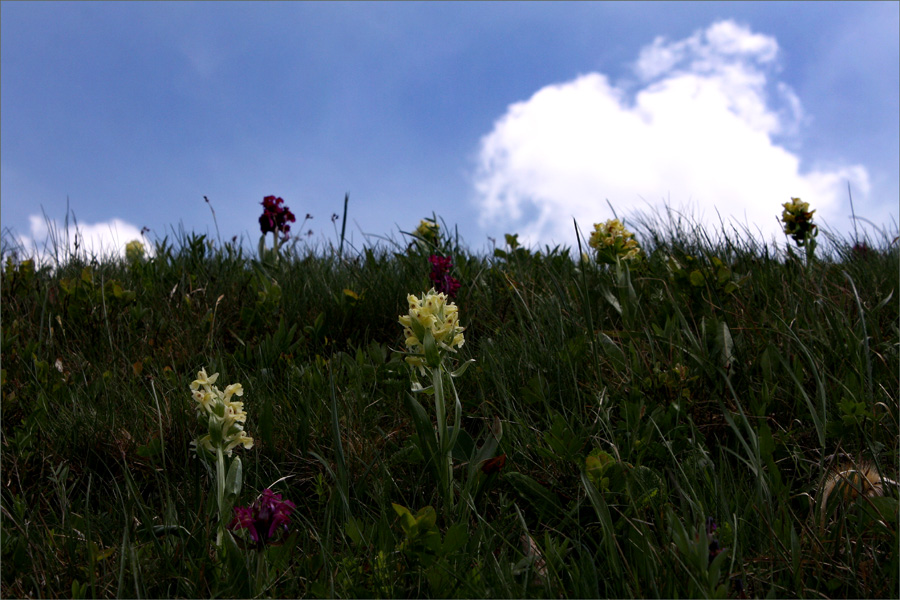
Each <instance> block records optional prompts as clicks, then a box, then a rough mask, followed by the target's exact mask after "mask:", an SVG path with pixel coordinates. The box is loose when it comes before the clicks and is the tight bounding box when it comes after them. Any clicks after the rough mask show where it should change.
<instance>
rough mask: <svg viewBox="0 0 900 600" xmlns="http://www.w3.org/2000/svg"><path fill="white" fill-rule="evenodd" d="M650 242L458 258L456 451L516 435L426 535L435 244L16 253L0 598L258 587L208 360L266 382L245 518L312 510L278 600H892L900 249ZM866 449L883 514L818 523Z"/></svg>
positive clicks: (253, 417) (282, 570)
mask: <svg viewBox="0 0 900 600" xmlns="http://www.w3.org/2000/svg"><path fill="white" fill-rule="evenodd" d="M444 229H446V227H444ZM638 231H639V235H638V239H639V240H640V241H641V243H642V245H643V248H644V250H645V253H646V259H645V260H644V261H642V262H640V263H636V264H629V265H627V266H626V265H624V264H620V265H597V264H596V263H594V262H593V261H592V260H590V257H588V258H586V259H583V258H582V257H580V256H579V255H580V252H581V251H582V250H587V247H586V246H583V247H582V248H581V249H580V250H579V251H578V254H579V255H576V254H575V253H574V252H570V250H569V249H567V248H559V247H557V248H544V249H543V250H540V251H534V250H529V249H526V248H521V247H516V245H515V244H514V243H512V244H510V245H507V247H506V248H505V249H503V250H500V251H498V252H496V253H495V255H494V256H482V255H477V254H473V253H470V252H468V251H467V250H465V249H464V248H462V247H461V246H460V243H459V240H458V239H456V240H450V239H446V238H442V240H441V246H440V248H439V249H440V250H442V252H443V253H444V254H445V255H447V256H451V257H452V259H453V264H454V265H456V266H455V268H454V276H455V277H457V278H458V279H459V280H460V281H461V282H462V287H461V288H460V291H459V295H458V297H457V300H456V302H457V304H458V306H459V312H460V320H461V324H462V325H463V326H465V327H466V331H465V338H466V343H465V345H464V346H463V347H462V349H461V350H460V352H459V355H458V359H459V361H460V363H461V362H462V361H465V360H468V359H470V358H474V359H475V360H476V362H475V363H474V364H473V365H472V367H471V368H470V369H469V370H468V371H466V373H465V374H464V375H462V376H461V377H460V378H458V379H456V380H455V382H456V386H457V390H458V391H459V394H460V398H461V400H462V404H463V410H464V416H463V421H462V429H463V430H464V431H465V432H466V433H467V434H468V435H467V436H465V437H466V439H470V440H472V443H474V444H475V445H476V446H479V447H480V445H481V444H483V443H484V442H485V440H486V439H488V436H489V435H491V434H489V431H490V430H491V428H492V427H493V426H494V425H493V424H494V423H495V419H496V423H497V424H498V426H500V427H501V428H502V436H501V437H500V438H499V439H500V441H499V446H498V447H497V449H496V452H494V453H493V454H494V457H495V458H496V457H500V456H501V455H503V456H504V457H505V458H504V459H503V462H502V466H497V465H501V463H500V462H496V461H495V462H493V463H492V465H493V466H492V467H491V468H492V469H496V471H493V472H492V471H491V469H489V468H488V467H489V465H488V464H487V463H483V464H478V465H476V466H475V468H472V469H470V465H469V464H468V463H467V461H468V460H473V457H474V456H475V455H474V453H473V451H472V450H471V449H466V448H463V447H460V448H458V449H457V451H455V454H454V457H455V459H454V466H455V469H456V473H455V474H454V481H456V482H458V483H459V489H460V490H468V495H466V496H465V497H462V494H461V497H460V498H459V501H458V503H459V505H460V506H461V507H462V508H460V510H459V512H458V513H456V517H454V518H453V519H447V518H444V516H443V514H442V516H440V517H438V518H437V520H436V521H435V522H434V523H433V524H432V525H428V526H427V527H426V525H422V526H421V529H419V530H415V531H407V530H404V529H403V527H402V526H401V520H400V519H398V514H399V513H398V512H397V511H396V509H395V508H394V507H393V506H392V504H397V505H400V506H402V507H407V508H408V509H409V511H410V512H411V513H412V514H414V515H415V514H417V512H418V511H419V510H420V509H423V508H424V507H426V506H428V505H431V506H440V504H441V503H440V499H439V497H438V495H437V486H436V482H435V481H433V480H431V478H430V476H429V475H428V473H429V472H430V471H429V470H428V469H427V468H426V465H425V464H424V462H423V460H424V459H423V454H422V452H421V451H420V447H419V446H418V443H419V442H418V441H417V437H416V429H415V426H414V424H413V420H412V418H411V415H410V414H409V413H408V412H407V409H406V403H405V397H406V394H408V392H409V387H410V378H409V373H408V371H407V366H406V364H405V363H404V362H403V360H402V356H401V355H400V354H399V353H398V352H397V350H399V349H400V348H402V346H403V339H402V328H401V327H400V325H399V324H398V323H397V317H398V315H400V314H401V313H403V312H405V307H406V296H407V294H409V293H414V294H418V293H420V292H422V291H424V290H426V289H427V288H428V287H430V282H429V278H428V273H429V269H430V265H429V262H428V257H429V255H430V253H431V251H432V248H428V247H427V246H425V245H422V244H417V243H412V244H410V245H409V246H405V245H403V244H397V243H393V244H391V243H382V244H379V245H375V246H372V247H363V248H359V249H357V248H352V247H350V246H349V245H348V244H345V245H343V247H342V252H327V253H326V252H321V251H313V250H310V249H302V248H300V247H299V246H298V245H294V246H286V247H284V248H283V249H282V250H283V252H282V256H281V258H280V259H279V260H268V261H262V262H261V261H259V260H257V258H256V257H255V256H253V255H249V254H247V253H246V252H245V251H244V250H243V249H242V248H241V247H240V246H237V245H234V244H226V245H224V246H222V245H221V244H218V243H213V242H212V241H211V240H209V239H207V238H206V237H205V236H202V235H195V234H186V233H181V234H173V235H174V238H173V239H172V240H170V239H168V238H167V239H164V240H161V241H159V242H157V244H156V247H155V249H154V252H153V253H152V256H151V257H150V258H148V259H145V260H143V261H136V262H130V263H129V262H128V261H124V260H121V259H115V258H109V257H107V258H105V259H100V258H97V257H84V256H82V257H80V258H79V257H78V256H76V255H71V256H68V257H66V256H63V255H61V252H62V251H60V252H59V253H58V254H59V255H58V256H57V260H56V262H55V263H54V265H53V268H51V267H50V266H44V267H41V266H40V265H36V264H35V263H34V262H33V261H32V262H29V261H28V260H25V257H23V256H22V255H21V250H19V251H18V252H16V251H15V250H16V249H15V248H14V247H13V245H12V244H11V243H10V242H9V240H4V242H3V243H2V248H3V257H2V259H3V263H4V268H3V273H2V287H0V298H2V307H3V318H2V348H0V350H2V417H3V420H2V457H0V459H2V472H3V485H2V489H0V508H2V516H0V525H2V532H3V536H2V542H0V546H2V548H0V549H2V573H0V585H2V590H0V592H2V593H0V595H3V596H4V597H34V596H47V597H88V596H91V597H119V596H134V597H138V596H141V597H147V596H149V597H212V596H245V595H251V594H252V593H253V592H252V590H250V588H249V587H247V585H248V584H247V582H246V581H245V580H241V579H240V578H238V577H233V576H232V577H228V576H225V575H224V572H223V571H222V569H223V567H222V565H220V564H217V562H216V559H215V556H216V555H215V552H214V551H213V549H212V544H213V541H212V540H214V539H215V530H216V526H217V523H216V521H215V502H216V500H215V498H214V494H211V493H210V481H211V474H210V472H209V471H208V469H207V467H206V466H205V465H204V463H202V462H201V461H199V460H198V459H197V458H196V457H195V455H194V454H193V452H192V450H191V449H190V442H191V441H192V440H193V439H195V438H196V437H197V435H199V433H200V432H201V430H202V429H203V427H201V425H200V424H198V422H197V419H196V416H195V414H194V408H193V406H192V402H193V401H192V399H191V397H190V393H189V390H188V384H189V383H190V382H191V380H193V379H194V377H195V375H196V372H197V371H198V370H199V369H201V368H205V369H206V370H207V372H209V373H213V372H220V373H222V374H223V375H222V376H223V378H224V379H225V380H228V381H240V382H241V383H242V384H243V386H244V389H245V390H246V394H245V396H244V398H243V400H244V401H245V410H246V411H247V413H248V415H249V417H248V421H247V430H248V431H249V433H250V435H252V436H253V437H254V440H255V446H254V448H253V449H252V450H249V451H244V450H241V451H240V453H241V455H242V460H243V462H244V477H245V480H244V488H243V489H244V492H243V494H242V498H241V499H240V500H239V502H238V503H239V504H245V505H246V504H249V502H250V501H252V499H253V498H254V497H256V495H257V494H258V493H260V492H261V491H262V490H263V489H265V488H267V487H273V486H274V487H275V488H276V489H277V491H278V493H281V494H283V495H284V497H285V498H286V499H290V500H292V501H293V502H294V503H296V504H297V507H298V509H297V511H296V512H295V513H294V515H293V516H292V534H291V535H290V536H288V537H287V538H286V539H285V540H284V543H283V544H282V545H280V546H275V547H272V548H270V549H269V550H267V553H266V560H267V561H268V568H269V573H270V578H269V579H268V580H267V581H266V583H265V586H264V589H263V590H262V591H261V595H266V596H277V597H301V596H321V597H348V596H365V597H368V596H378V597H442V596H447V597H650V596H665V597H674V596H690V597H699V596H719V597H724V596H729V597H737V596H739V595H740V594H741V593H743V594H746V595H748V596H762V595H770V594H771V595H775V596H802V597H807V596H813V597H826V596H827V597H857V596H860V597H887V596H892V595H894V594H896V591H897V588H898V585H900V575H898V568H897V563H898V560H897V559H898V557H897V547H898V536H897V526H898V523H897V498H898V493H897V489H896V486H895V485H894V484H892V483H890V482H888V481H887V479H890V480H891V481H896V480H897V479H898V477H897V466H898V465H897V456H898V452H900V449H898V425H897V424H898V418H900V415H898V395H897V394H898V388H900V381H898V369H897V365H898V361H900V347H898V343H900V331H898V325H897V324H898V297H900V294H898V278H900V260H898V259H900V254H898V245H897V243H896V242H895V241H892V238H891V237H890V236H884V237H883V239H881V240H880V241H872V240H867V244H866V246H865V249H864V250H862V249H860V248H862V246H860V245H859V244H856V249H854V245H853V244H849V243H847V242H845V241H842V240H839V239H834V238H829V237H828V236H827V235H824V234H823V236H821V239H820V246H819V248H818V250H817V257H816V258H814V260H812V261H808V260H806V257H805V256H801V255H799V254H797V253H796V252H785V251H783V250H781V249H777V248H775V247H774V246H771V245H767V244H765V243H762V242H760V241H759V240H758V239H757V238H756V237H755V236H754V235H753V234H752V232H750V231H737V230H735V229H731V230H726V228H725V227H723V228H722V231H721V232H716V234H715V235H714V236H712V235H708V234H707V232H704V231H702V230H700V229H698V228H696V227H695V226H694V225H693V224H692V223H690V221H689V220H688V219H685V218H682V219H681V221H678V219H677V218H675V219H670V220H668V221H666V222H658V221H656V222H655V221H653V220H652V219H645V220H644V222H643V223H642V224H641V229H639V230H638ZM511 241H513V242H514V240H511ZM66 247H67V246H66ZM422 404H423V406H424V407H425V408H426V411H428V414H429V415H430V414H431V412H432V411H431V409H430V408H429V406H430V405H429V403H428V402H426V401H423V402H422ZM844 456H850V457H853V458H854V459H858V460H866V461H870V462H872V463H873V464H875V465H876V472H878V473H880V474H881V476H882V477H884V478H887V479H886V480H885V482H884V483H883V485H882V489H883V492H884V496H882V497H872V498H866V497H863V498H856V499H855V500H854V499H852V498H850V497H849V496H848V498H847V499H846V501H840V502H837V503H835V502H829V503H827V505H826V506H825V508H824V509H823V507H822V504H823V502H822V499H823V493H822V491H821V490H822V489H823V485H824V482H825V480H826V479H827V477H828V475H829V472H830V470H831V469H834V468H836V467H839V466H840V464H841V461H842V460H844V459H843V458H841V457H844ZM482 467H484V468H482ZM470 473H471V474H472V475H471V477H473V478H474V479H471V480H470V479H467V477H470ZM212 479H214V476H213V477H212ZM476 490H477V493H475V491H476ZM838 500H841V499H838ZM823 514H824V515H825V516H824V518H823V517H822V515H823ZM709 518H712V519H713V520H714V521H715V523H716V524H717V529H715V531H711V530H708V526H709V525H708V519H709ZM416 536H420V537H416ZM435 536H437V537H435ZM435 540H436V541H435ZM713 540H714V541H715V542H716V545H717V547H718V548H721V549H722V552H721V553H715V552H713V551H712V547H711V546H710V544H711V542H712V541H713Z"/></svg>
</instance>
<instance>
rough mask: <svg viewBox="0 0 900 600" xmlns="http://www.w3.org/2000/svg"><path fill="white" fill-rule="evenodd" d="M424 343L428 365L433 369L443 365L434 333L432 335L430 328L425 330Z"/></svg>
mask: <svg viewBox="0 0 900 600" xmlns="http://www.w3.org/2000/svg"><path fill="white" fill-rule="evenodd" d="M422 345H423V346H425V362H426V363H427V364H428V366H429V367H431V368H432V369H434V368H436V367H439V366H440V365H441V354H440V352H438V348H437V343H436V342H435V341H434V335H432V333H431V330H430V329H429V330H427V331H426V332H425V337H424V339H422Z"/></svg>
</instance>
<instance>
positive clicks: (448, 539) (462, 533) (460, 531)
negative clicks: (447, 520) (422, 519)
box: [441, 523, 469, 556]
mask: <svg viewBox="0 0 900 600" xmlns="http://www.w3.org/2000/svg"><path fill="white" fill-rule="evenodd" d="M468 541H469V532H468V530H467V529H466V525H465V523H456V524H455V525H452V526H451V527H450V529H448V530H447V534H446V535H445V536H444V545H443V547H442V548H441V549H442V551H443V553H444V556H447V555H450V554H453V553H454V552H456V551H457V550H460V549H462V548H463V547H465V545H466V542H468Z"/></svg>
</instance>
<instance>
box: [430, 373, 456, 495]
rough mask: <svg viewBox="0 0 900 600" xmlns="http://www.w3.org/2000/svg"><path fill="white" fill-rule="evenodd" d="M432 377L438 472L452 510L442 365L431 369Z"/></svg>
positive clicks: (449, 448)
mask: <svg viewBox="0 0 900 600" xmlns="http://www.w3.org/2000/svg"><path fill="white" fill-rule="evenodd" d="M431 378H432V382H433V383H434V412H435V416H436V417H437V434H438V435H437V438H438V460H439V461H440V463H439V464H438V473H439V474H440V481H439V482H438V483H439V485H440V487H441V492H442V494H443V496H444V505H445V506H446V507H447V510H448V511H450V510H452V508H453V487H452V481H453V463H452V457H451V452H452V451H453V448H452V447H451V445H450V440H448V439H447V404H446V402H445V401H444V374H443V372H442V367H441V366H437V367H433V368H432V369H431Z"/></svg>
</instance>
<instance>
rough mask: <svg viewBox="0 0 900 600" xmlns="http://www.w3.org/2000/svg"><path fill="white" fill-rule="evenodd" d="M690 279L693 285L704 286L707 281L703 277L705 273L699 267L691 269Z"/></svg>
mask: <svg viewBox="0 0 900 600" xmlns="http://www.w3.org/2000/svg"><path fill="white" fill-rule="evenodd" d="M690 281H691V285H692V286H694V287H703V285H704V284H705V283H706V280H705V279H704V278H703V273H701V272H700V270H699V269H695V270H693V271H691V275H690Z"/></svg>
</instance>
